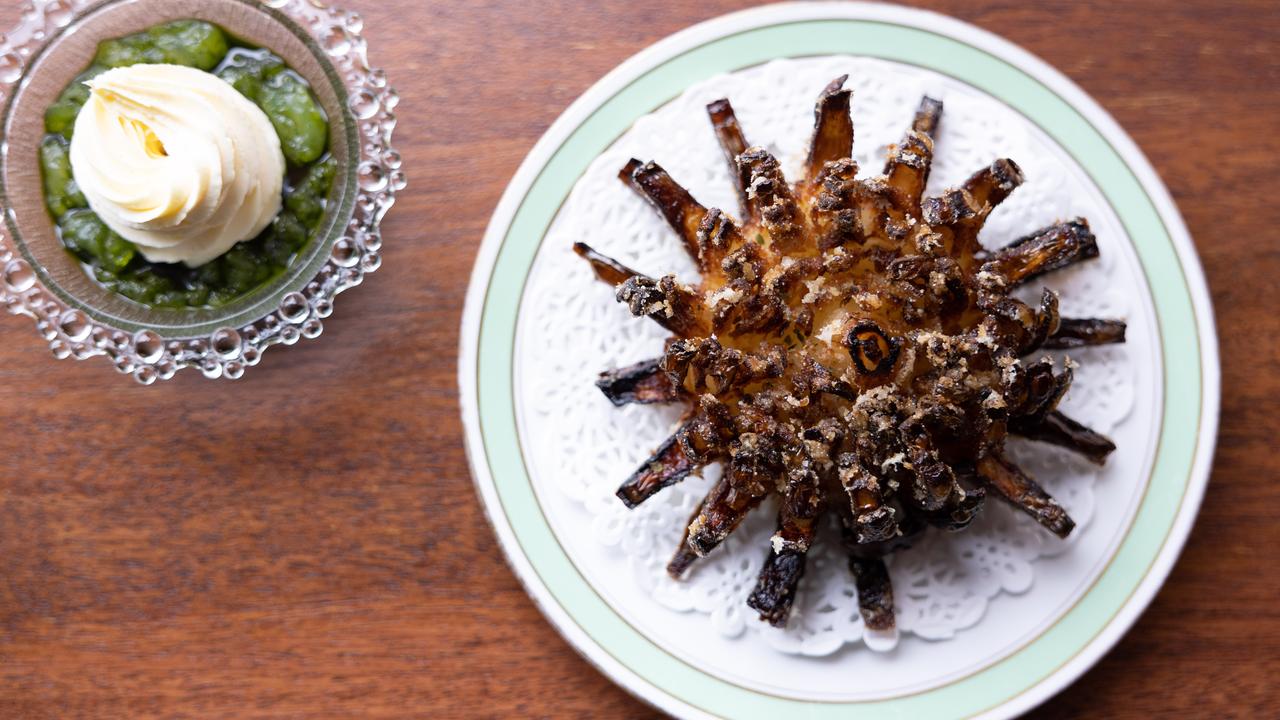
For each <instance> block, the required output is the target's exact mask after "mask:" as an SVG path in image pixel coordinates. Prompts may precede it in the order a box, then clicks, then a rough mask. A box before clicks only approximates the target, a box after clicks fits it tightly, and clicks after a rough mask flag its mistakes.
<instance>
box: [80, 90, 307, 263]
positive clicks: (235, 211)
mask: <svg viewBox="0 0 1280 720" xmlns="http://www.w3.org/2000/svg"><path fill="white" fill-rule="evenodd" d="M88 85H89V88H90V90H91V94H90V97H89V101H88V102H87V103H85V106H84V108H83V109H82V110H81V111H80V114H79V115H78V116H77V117H76V124H75V133H74V135H73V136H72V140H71V169H72V173H73V174H74V176H75V179H76V182H77V184H78V185H79V186H80V189H81V191H83V192H84V195H85V198H86V199H88V201H89V207H90V208H92V209H93V211H94V212H95V213H97V215H98V217H100V218H101V219H102V221H103V222H104V223H106V225H107V226H108V227H110V228H111V229H112V230H114V231H115V232H117V233H118V234H120V235H121V236H122V237H124V238H125V239H126V240H129V241H131V242H133V243H134V244H135V245H137V246H138V250H139V251H140V252H141V253H142V254H143V256H144V257H146V258H147V260H150V261H151V262H166V263H173V262H181V263H185V264H186V265H188V266H190V267H197V266H199V265H203V264H204V263H207V262H209V261H210V260H213V259H214V258H216V257H218V256H219V255H221V254H223V253H224V252H226V251H227V250H229V249H230V248H231V246H233V245H235V244H236V243H238V242H240V241H242V240H248V239H250V238H253V237H255V236H257V235H258V233H260V232H262V230H263V229H264V228H266V226H267V225H268V224H270V223H271V221H272V219H273V218H275V216H276V214H277V213H279V212H280V205H281V187H282V184H283V182H284V170H285V165H284V155H283V153H282V152H281V150H280V139H279V137H278V136H277V135H276V132H275V129H274V128H273V127H272V125H271V121H270V120H269V119H268V118H267V116H266V115H265V114H264V113H263V112H262V110H261V109H260V108H258V106H257V105H254V104H253V103H252V102H250V101H249V100H248V99H246V98H245V97H244V96H243V95H241V94H240V93H239V92H237V91H236V90H235V88H233V87H231V85H229V84H228V83H226V82H225V81H223V80H222V79H221V78H219V77H217V76H215V75H212V74H210V73H207V72H204V71H202V70H196V69H194V68H189V67H183V66H179V65H131V66H128V67H122V68H117V69H114V70H109V71H107V72H105V73H103V74H101V75H99V76H97V77H96V78H94V79H93V80H90V81H89V83H88Z"/></svg>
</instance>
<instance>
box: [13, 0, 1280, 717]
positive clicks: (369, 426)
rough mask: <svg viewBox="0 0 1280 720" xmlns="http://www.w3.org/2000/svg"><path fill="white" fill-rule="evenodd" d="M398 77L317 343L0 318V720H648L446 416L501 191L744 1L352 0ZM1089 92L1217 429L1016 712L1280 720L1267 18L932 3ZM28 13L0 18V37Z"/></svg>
mask: <svg viewBox="0 0 1280 720" xmlns="http://www.w3.org/2000/svg"><path fill="white" fill-rule="evenodd" d="M346 2H347V3H348V4H349V5H350V6H352V7H353V8H354V9H358V10H359V11H361V12H362V13H363V14H364V17H365V18H366V20H367V34H368V35H369V36H370V37H371V39H372V47H373V51H372V57H373V59H374V61H375V62H376V63H378V64H381V65H383V66H384V67H385V68H386V69H387V71H388V74H389V75H390V77H391V79H392V81H393V83H394V84H395V85H396V86H397V87H398V88H399V89H400V90H401V94H402V96H403V98H404V102H403V103H402V105H401V108H402V112H401V117H402V118H403V122H402V124H401V127H400V129H399V130H398V131H397V134H396V140H397V144H398V145H399V147H400V148H401V149H402V150H403V153H404V157H405V161H406V162H405V164H406V166H407V168H408V170H409V173H410V182H411V187H410V190H409V191H408V192H406V193H405V194H404V195H403V196H402V197H401V200H400V202H399V204H398V205H397V207H396V208H395V209H394V211H393V212H392V213H391V215H390V216H389V218H388V220H387V223H386V225H385V235H386V250H385V265H384V267H383V269H382V270H380V271H379V272H378V273H377V275H375V276H373V278H372V281H371V282H369V283H368V284H367V285H366V286H364V287H361V288H358V289H356V290H354V291H352V292H350V293H349V294H347V295H344V296H343V297H342V298H341V300H340V301H339V302H338V310H337V313H336V314H335V315H334V316H333V317H332V318H331V319H330V320H329V321H328V322H327V325H328V327H327V329H326V331H325V336H324V337H323V338H322V339H321V340H320V341H318V342H307V343H302V344H301V345H299V346H296V347H293V348H288V349H284V348H275V349H272V350H271V351H270V352H269V353H268V354H267V355H266V358H265V360H264V362H263V364H262V365H261V366H259V367H257V368H254V369H253V370H252V371H251V372H249V373H248V375H247V376H246V378H245V379H244V380H242V381H240V382H237V383H226V382H209V381H206V380H203V379H202V378H200V376H199V375H198V374H196V373H183V374H182V376H180V377H179V378H178V379H177V380H175V381H173V382H169V383H163V384H160V385H159V386H156V387H151V388H142V387H140V386H137V385H135V384H134V382H133V381H132V380H130V379H128V378H127V377H124V376H120V375H117V374H115V373H114V372H113V371H112V370H111V369H110V368H109V367H108V365H107V364H106V363H105V362H103V361H101V360H94V361H89V362H83V363H77V362H55V361H54V360H53V359H52V358H51V357H50V356H49V353H48V351H47V350H46V349H45V348H44V346H43V343H42V342H40V341H39V339H38V338H37V336H36V334H35V333H34V331H33V329H32V327H31V323H30V322H29V321H28V320H26V319H18V318H4V319H3V320H2V321H0V402H3V407H4V409H5V415H6V420H5V431H4V432H3V433H2V434H0V717H2V718H59V719H63V718H80V717H103V718H108V717H110V718H121V717H131V718H149V717H164V718H214V717H229V718H328V717H366V718H393V717H394V718H399V717H409V716H420V717H432V718H453V717H476V716H490V717H493V716H543V717H546V716H556V717H561V716H577V717H647V716H651V715H653V711H652V710H650V709H649V708H647V707H646V706H645V705H642V704H641V703H639V702H637V701H636V700H634V699H632V698H631V697H630V696H628V695H627V694H626V693H624V692H623V691H621V690H619V689H617V688H615V687H614V686H613V685H612V684H611V683H610V682H609V681H608V680H606V679H605V678H604V677H603V676H601V675H600V674H598V673H597V672H596V671H595V670H593V669H592V668H591V667H590V666H589V665H587V664H586V663H585V662H583V661H582V660H581V659H579V657H578V656H577V655H576V654H575V653H574V652H573V650H572V649H570V647H569V646H568V645H566V644H565V642H564V641H563V640H561V639H560V637H559V636H558V635H557V634H556V633H555V631H554V630H552V629H551V627H550V626H549V625H548V624H547V623H546V622H545V621H544V620H543V618H542V616H541V615H540V614H539V613H538V611H537V609H535V608H534V606H533V604H532V603H531V602H530V601H529V600H528V599H527V598H526V596H525V594H524V592H523V591H522V590H521V588H520V585H519V584H518V583H517V582H516V580H515V578H514V577H513V576H512V574H511V572H510V571H509V570H508V569H507V567H506V565H505V564H504V563H503V560H502V558H501V554H500V552H499V549H498V547H497V545H496V543H495V541H494V538H493V535H492V534H491V532H490V530H489V528H488V526H487V525H486V523H485V521H484V519H483V517H482V514H481V510H480V506H479V504H478V503H477V500H476V497H475V494H474V492H473V490H472V485H471V480H470V477H469V476H468V471H467V464H466V459H465V458H464V456H463V450H462V428H461V425H460V422H459V420H458V406H457V388H456V383H455V359H456V348H457V344H458V321H459V317H460V314H461V311H462V301H463V294H464V291H465V290H466V283H467V278H468V274H469V272H470V270H471V264H472V260H473V256H474V254H475V251H476V247H477V245H478V243H479V241H480V237H481V234H482V233H483V230H484V227H485V223H486V222H487V220H488V216H489V213H490V211H491V210H492V209H493V207H494V205H495V203H496V202H497V200H498V197H499V195H500V193H501V192H502V189H503V187H504V186H505V185H506V183H507V181H508V179H509V178H510V177H511V175H512V173H513V172H514V171H515V169H516V166H517V165H518V164H519V162H520V161H521V159H522V158H523V157H524V155H525V153H526V152H527V151H528V150H529V148H530V147H531V146H532V145H533V143H534V141H535V140H536V139H537V138H538V136H539V135H540V134H541V133H542V132H543V131H544V130H545V129H546V128H547V126H548V125H549V124H550V123H551V122H552V120H554V119H555V117H556V116H557V115H558V114H559V113H560V111H561V110H562V109H563V108H564V107H565V106H566V105H568V104H569V102H570V101H572V100H573V99H574V98H575V97H576V96H577V95H578V94H579V93H581V92H582V91H583V90H585V89H586V88H587V87H588V86H589V85H590V84H591V83H592V82H594V81H595V80H596V79H597V78H598V77H599V76H600V75H602V74H603V73H605V72H606V71H608V70H609V69H610V68H612V67H613V66H614V65H616V64H617V63H618V62H620V61H621V60H623V59H624V58H626V57H628V56H629V55H631V54H632V53H635V52H636V51H638V50H640V49H641V48H643V47H645V46H646V45H648V44H649V43H652V42H653V41H655V40H657V39H659V38H661V37H663V36H664V35H667V34H668V33H671V32H674V31H676V30H678V29H680V28H683V27H685V26H687V25H689V24H691V23H694V22H697V21H700V20H704V19H706V18H709V17H712V16H714V15H717V14H720V13H722V12H725V11H729V10H733V9H736V8H738V7H740V6H742V5H745V4H746V3H742V2H736V1H733V0H715V1H708V0H698V1H696V2H695V1H694V0H680V1H678V2H676V1H673V0H631V1H629V2H601V3H583V2H578V1H577V0H565V1H562V2H534V3H527V4H526V3H515V2H500V1H497V0H486V1H483V2H469V3H465V4H464V3H462V2H458V1H457V0H452V1H446V0H442V1H439V2H421V1H420V0H346ZM932 6H933V7H935V8H936V9H938V10H941V11H943V12H947V13H950V14H952V15H955V16H956V17H959V18H961V19H964V20H967V21H969V22H972V23H976V24H977V25H979V26H982V27H984V28H987V29H989V30H992V31H994V32H996V33H999V34H1001V35H1004V36H1005V37H1007V38H1010V39H1011V40H1013V41H1014V42H1017V43H1019V44H1021V45H1023V46H1024V47H1026V48H1028V49H1029V50H1031V51H1032V52H1035V53H1036V54H1038V55H1040V56H1041V57H1043V58H1045V59H1046V60H1048V61H1049V62H1050V63H1052V64H1053V65H1055V66H1057V67H1058V68H1059V69H1061V70H1062V71H1064V72H1065V73H1067V74H1068V75H1069V76H1071V77H1072V78H1073V79H1074V80H1076V81H1077V82H1078V83H1080V84H1081V85H1082V86H1083V87H1084V88H1085V90H1087V91H1088V92H1089V93H1091V94H1092V95H1093V96H1094V97H1095V98H1097V99H1098V100H1099V101H1100V102H1101V103H1102V105H1103V106H1104V107H1106V108H1107V109H1108V110H1110V111H1111V112H1112V113H1113V114H1114V115H1115V116H1116V118H1117V119H1118V120H1119V121H1120V123H1121V124H1122V125H1124V127H1125V128H1127V129H1128V130H1129V132H1130V133H1131V134H1132V135H1133V136H1134V138H1135V139H1136V140H1137V142H1138V144H1139V145H1140V146H1142V148H1143V149H1144V150H1145V151H1146V153H1147V154H1148V156H1149V157H1150V158H1151V159H1152V161H1153V162H1154V163H1155V166H1156V168H1157V169H1158V170H1159V171H1160V173H1161V175H1162V176H1163V177H1164V179H1165V181H1166V182H1167V183H1168V184H1169V187H1170V189H1171V190H1172V191H1173V194H1174V196H1175V197H1176V199H1177V201H1178V203H1179V204H1180V206H1181V208H1182V212H1183V214H1184V215H1185V217H1186V220H1187V224H1188V225H1189V226H1190V228H1191V232H1192V234H1193V235H1194V236H1195V238H1196V240H1197V245H1198V247H1199V250H1200V254H1201V258H1202V259H1203V262H1204V265H1205V269H1206V270H1207V272H1208V275H1209V282H1210V285H1211V288H1212V291H1213V300H1214V303H1215V306H1216V308H1217V317H1218V323H1219V336H1220V338H1221V343H1222V357H1223V360H1224V362H1223V387H1224V391H1223V405H1222V410H1223V415H1222V431H1221V436H1220V440H1219V444H1218V455H1217V462H1216V463H1215V465H1214V473H1213V481H1212V484H1211V485H1210V492H1209V496H1208V497H1207V498H1206V500H1205V503H1204V509H1203V511H1202V512H1201V516H1200V520H1199V523H1198V525H1197V526H1196V530H1195V532H1194V533H1193V535H1192V537H1191V541H1190V544H1189V545H1188V547H1187V550H1186V552H1185V553H1184V555H1183V558H1182V560H1181V561H1180V562H1179V563H1178V565H1177V567H1176V569H1175V570H1174V572H1173V575H1172V577H1171V578H1170V581H1169V583H1168V585H1167V586H1166V587H1165V589H1164V590H1163V591H1162V592H1161V593H1160V595H1159V596H1158V597H1157V599H1156V601H1155V603H1154V604H1153V605H1152V607H1151V609H1150V610H1149V611H1148V612H1147V613H1146V615H1145V616H1143V618H1142V619H1141V620H1140V621H1139V622H1138V624H1137V626H1136V627H1135V628H1134V629H1133V630H1132V631H1131V632H1130V633H1129V635H1128V636H1127V637H1126V638H1125V639H1124V640H1123V641H1122V642H1121V643H1120V645H1119V647H1118V648H1117V649H1116V650H1115V651H1114V652H1112V653H1111V654H1110V655H1109V656H1108V657H1107V658H1105V659H1104V660H1103V661H1102V662H1101V663H1100V664H1099V665H1098V666H1097V667H1096V668H1095V669H1094V670H1092V671H1091V672H1090V673H1089V674H1088V675H1086V676H1085V677H1084V679H1083V680H1081V681H1080V682H1078V683H1076V684H1075V685H1074V686H1073V687H1071V688H1069V689H1068V690H1066V691H1064V692H1063V693H1062V694H1061V695H1059V696H1058V697H1057V698H1055V699H1053V700H1052V701H1051V702H1049V703H1048V704H1047V705H1046V706H1045V707H1043V708H1041V709H1040V710H1038V711H1037V712H1035V713H1033V715H1034V717H1038V718H1067V717H1109V718H1147V717H1152V716H1157V717H1159V716H1164V717H1172V716H1177V717H1187V716H1195V717H1250V718H1252V717H1264V716H1265V717H1274V716H1275V715H1274V713H1275V712H1276V711H1277V710H1276V703H1277V702H1278V701H1280V692H1278V691H1277V690H1276V687H1277V685H1276V680H1275V678H1276V674H1277V671H1278V670H1280V610H1278V609H1277V608H1278V607H1280V604H1278V603H1277V599H1278V598H1280V572H1278V570H1280V563H1277V562H1276V560H1275V558H1274V557H1273V555H1274V552H1275V549H1276V548H1277V547H1280V522H1277V520H1276V515H1277V514H1280V486H1278V485H1277V483H1276V480H1277V476H1278V475H1280V460H1278V459H1277V457H1278V455H1277V453H1276V452H1275V451H1274V450H1273V448H1274V447H1275V445H1276V438H1277V436H1278V435H1280V420H1278V419H1277V412H1276V411H1277V409H1278V408H1277V402H1276V400H1275V398H1276V396H1277V393H1280V379H1278V375H1277V369H1278V368H1280V343H1277V341H1276V338H1277V336H1278V335H1280V291H1278V289H1277V281H1276V277H1277V275H1278V274H1280V262H1278V259H1280V244H1278V243H1280V240H1278V238H1277V233H1276V228H1277V227H1280V200H1278V199H1277V198H1280V183H1278V182H1277V180H1276V177H1277V171H1276V166H1277V164H1280V120H1278V119H1277V118H1280V47H1278V44H1277V38H1280V9H1278V8H1277V6H1276V5H1275V4H1274V2H1271V1H1270V0H1262V1H1259V2H1242V1H1237V2H1232V3H1229V4H1216V3H1207V2H1205V3H1195V4H1190V3H1168V2H1163V1H1159V0H1150V1H1147V2H1141V3H1124V4H1119V3H1115V4H1108V6H1107V7H1105V8H1103V7H1097V8H1090V7H1085V6H1084V5H1083V4H1076V3H1069V2H1047V3H1040V4H1037V5H1036V6H1034V7H1033V6H1032V4H1030V3H1012V2H1000V1H998V0H969V1H968V2H959V1H957V0H940V1H938V2H934V3H932ZM16 17H17V9H16V3H13V2H10V3H8V4H7V6H6V7H4V8H3V9H0V27H7V26H8V25H9V24H10V23H12V22H13V21H14V20H15V18H16Z"/></svg>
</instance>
